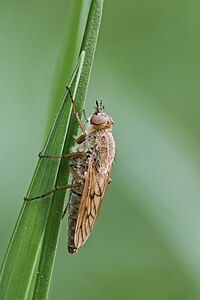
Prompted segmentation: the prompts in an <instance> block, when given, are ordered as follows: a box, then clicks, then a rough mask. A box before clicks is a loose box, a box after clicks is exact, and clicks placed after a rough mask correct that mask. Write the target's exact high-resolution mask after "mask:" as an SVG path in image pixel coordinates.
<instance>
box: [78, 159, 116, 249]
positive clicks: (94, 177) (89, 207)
mask: <svg viewBox="0 0 200 300" xmlns="http://www.w3.org/2000/svg"><path fill="white" fill-rule="evenodd" d="M110 169H111V164H110V165H109V166H108V167H107V168H106V169H105V168H104V169H103V170H102V169H101V168H99V169H98V170H97V168H96V166H95V162H94V158H90V159H89V162H88V170H87V173H86V176H85V185H84V190H83V195H82V198H81V202H80V207H79V212H78V218H77V223H76V229H75V236H74V244H75V247H76V248H80V247H81V246H82V245H83V244H84V243H85V241H86V240H87V238H88V236H89V234H90V232H91V230H92V229H93V227H94V224H95V221H96V219H97V217H98V214H99V210H100V207H101V203H102V200H103V197H104V194H105V191H106V187H107V185H108V182H109V178H110Z"/></svg>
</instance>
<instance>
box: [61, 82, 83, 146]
mask: <svg viewBox="0 0 200 300" xmlns="http://www.w3.org/2000/svg"><path fill="white" fill-rule="evenodd" d="M66 89H67V90H68V92H69V96H70V98H71V101H72V107H73V110H74V116H75V118H76V120H77V122H78V125H79V127H80V128H81V130H82V132H83V134H82V135H81V136H80V137H78V138H77V139H76V142H77V143H78V144H80V143H82V142H83V141H84V139H85V137H86V131H85V128H84V126H83V124H82V122H81V119H80V117H79V115H78V113H77V111H76V106H75V103H74V99H73V96H72V92H71V90H70V88H69V87H68V86H66ZM84 117H85V118H86V114H85V112H84ZM86 119H87V118H86Z"/></svg>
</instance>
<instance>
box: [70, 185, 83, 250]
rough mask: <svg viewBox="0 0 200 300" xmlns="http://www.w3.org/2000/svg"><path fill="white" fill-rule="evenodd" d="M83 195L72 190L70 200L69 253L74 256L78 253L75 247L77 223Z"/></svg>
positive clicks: (76, 190)
mask: <svg viewBox="0 0 200 300" xmlns="http://www.w3.org/2000/svg"><path fill="white" fill-rule="evenodd" d="M81 197H82V194H81V192H80V190H78V189H73V190H71V195H70V199H69V211H68V212H69V217H68V240H67V246H68V251H69V253H71V254H73V253H75V252H76V247H75V245H74V235H75V229H76V222H77V217H78V210H79V206H80V201H81Z"/></svg>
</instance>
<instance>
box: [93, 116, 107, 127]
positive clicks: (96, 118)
mask: <svg viewBox="0 0 200 300" xmlns="http://www.w3.org/2000/svg"><path fill="white" fill-rule="evenodd" d="M106 122H107V118H106V117H104V116H101V115H94V116H92V118H91V119H90V123H91V124H93V125H102V124H104V123H106Z"/></svg>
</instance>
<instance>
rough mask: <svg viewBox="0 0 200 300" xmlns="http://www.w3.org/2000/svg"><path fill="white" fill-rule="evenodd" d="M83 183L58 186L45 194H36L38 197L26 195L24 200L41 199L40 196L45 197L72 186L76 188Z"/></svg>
mask: <svg viewBox="0 0 200 300" xmlns="http://www.w3.org/2000/svg"><path fill="white" fill-rule="evenodd" d="M81 185H82V183H74V184H69V185H63V186H56V187H55V188H54V189H52V190H50V191H48V192H47V193H45V194H42V195H40V196H36V197H33V198H27V197H24V200H25V201H32V200H36V199H40V198H44V197H46V196H48V195H50V194H52V193H54V192H57V191H62V190H66V189H71V188H74V187H77V186H81Z"/></svg>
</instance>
